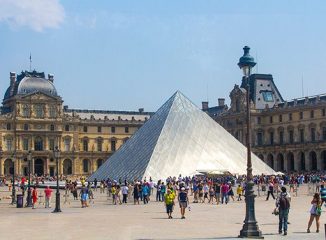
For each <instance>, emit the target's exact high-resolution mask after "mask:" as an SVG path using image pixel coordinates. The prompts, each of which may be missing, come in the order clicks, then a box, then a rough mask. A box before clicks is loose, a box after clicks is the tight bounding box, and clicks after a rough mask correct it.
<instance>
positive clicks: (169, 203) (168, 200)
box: [164, 189, 175, 219]
mask: <svg viewBox="0 0 326 240" xmlns="http://www.w3.org/2000/svg"><path fill="white" fill-rule="evenodd" d="M174 198H175V194H174V193H173V192H172V191H171V189H168V190H167V193H166V194H165V195H164V202H165V207H166V213H167V214H168V218H169V219H171V218H172V212H173V205H174Z"/></svg>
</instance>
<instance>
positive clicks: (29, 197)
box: [26, 188, 33, 207]
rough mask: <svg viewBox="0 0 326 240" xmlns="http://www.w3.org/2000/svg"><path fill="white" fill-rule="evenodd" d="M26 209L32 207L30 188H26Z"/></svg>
mask: <svg viewBox="0 0 326 240" xmlns="http://www.w3.org/2000/svg"><path fill="white" fill-rule="evenodd" d="M26 207H33V203H32V190H31V189H30V188H28V190H27V199H26Z"/></svg>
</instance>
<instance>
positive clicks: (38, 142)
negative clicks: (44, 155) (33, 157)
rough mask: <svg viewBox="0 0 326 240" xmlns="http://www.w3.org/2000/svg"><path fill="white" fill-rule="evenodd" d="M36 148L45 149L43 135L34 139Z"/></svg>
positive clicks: (38, 149) (37, 149)
mask: <svg viewBox="0 0 326 240" xmlns="http://www.w3.org/2000/svg"><path fill="white" fill-rule="evenodd" d="M34 150H35V151H43V139H42V138H41V137H36V138H35V140H34Z"/></svg>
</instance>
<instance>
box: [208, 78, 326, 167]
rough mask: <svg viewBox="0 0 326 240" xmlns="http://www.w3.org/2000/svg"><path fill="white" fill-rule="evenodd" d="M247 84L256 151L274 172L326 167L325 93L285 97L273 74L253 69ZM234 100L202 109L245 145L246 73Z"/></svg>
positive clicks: (234, 90) (236, 88)
mask: <svg viewBox="0 0 326 240" xmlns="http://www.w3.org/2000/svg"><path fill="white" fill-rule="evenodd" d="M249 86H250V109H251V123H250V124H251V129H252V134H251V137H252V139H251V143H252V151H253V152H254V153H255V154H256V155H257V156H258V157H260V158H261V159H262V160H263V161H264V162H266V163H267V164H268V165H269V166H270V167H272V168H273V169H274V170H276V171H283V172H294V171H296V172H303V171H326V115H325V111H326V94H321V95H318V96H308V97H303V98H297V99H293V100H290V101H285V100H284V99H283V98H282V96H281V94H280V92H279V90H278V88H277V87H276V84H275V83H274V80H273V77H272V75H270V74H252V75H251V76H250V79H249ZM230 100H231V103H230V107H228V106H227V105H225V104H224V100H223V99H220V100H219V104H218V106H217V107H212V108H210V107H209V106H208V103H207V102H203V104H202V109H203V111H205V112H207V113H208V114H209V115H210V116H211V117H212V118H213V119H214V120H216V121H217V122H218V123H219V124H221V125H222V126H223V127H224V128H225V129H226V130H227V131H228V132H230V133H231V134H232V135H233V136H234V137H235V138H237V139H238V140H239V141H240V142H242V143H243V144H246V135H247V129H246V82H245V79H244V78H243V79H242V82H241V85H235V86H234V88H233V90H232V91H231V92H230Z"/></svg>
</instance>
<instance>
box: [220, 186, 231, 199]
mask: <svg viewBox="0 0 326 240" xmlns="http://www.w3.org/2000/svg"><path fill="white" fill-rule="evenodd" d="M221 192H222V204H223V203H224V202H225V204H228V201H229V199H228V194H229V185H227V184H226V183H223V184H222V187H221Z"/></svg>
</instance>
